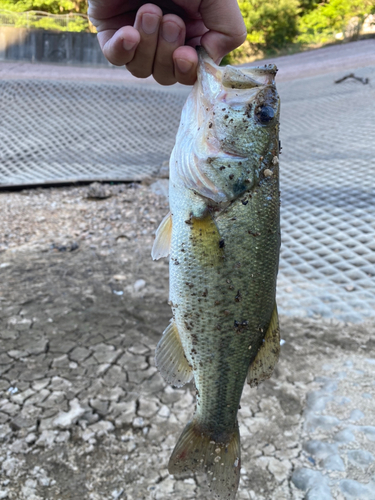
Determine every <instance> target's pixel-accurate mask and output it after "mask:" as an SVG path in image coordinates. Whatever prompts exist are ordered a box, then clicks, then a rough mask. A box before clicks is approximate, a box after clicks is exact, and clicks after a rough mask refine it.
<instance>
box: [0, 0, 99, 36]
mask: <svg viewBox="0 0 375 500" xmlns="http://www.w3.org/2000/svg"><path fill="white" fill-rule="evenodd" d="M2 9H3V10H2ZM86 12H87V1H86V0H76V1H71V0H0V23H2V24H5V25H11V26H15V27H16V28H33V29H45V30H58V31H92V29H91V26H90V25H89V22H88V19H87V16H85V15H80V14H82V13H83V14H85V13H86Z"/></svg>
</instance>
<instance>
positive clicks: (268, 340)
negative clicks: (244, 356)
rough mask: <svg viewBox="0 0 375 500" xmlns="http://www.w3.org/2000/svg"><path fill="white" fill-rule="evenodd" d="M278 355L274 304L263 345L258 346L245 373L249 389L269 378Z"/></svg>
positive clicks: (278, 346)
mask: <svg viewBox="0 0 375 500" xmlns="http://www.w3.org/2000/svg"><path fill="white" fill-rule="evenodd" d="M279 354H280V329H279V317H278V314H277V306H276V303H275V307H274V310H273V313H272V316H271V321H270V324H269V327H268V330H267V333H266V335H265V337H264V341H263V344H262V345H261V346H260V349H259V351H258V354H257V355H256V357H255V359H254V361H253V362H252V363H251V365H250V367H249V371H248V373H247V383H248V384H250V386H251V387H256V386H257V385H258V384H259V383H260V382H262V381H263V380H267V379H268V378H270V377H271V375H272V372H273V369H274V368H275V365H276V363H277V361H278V359H279Z"/></svg>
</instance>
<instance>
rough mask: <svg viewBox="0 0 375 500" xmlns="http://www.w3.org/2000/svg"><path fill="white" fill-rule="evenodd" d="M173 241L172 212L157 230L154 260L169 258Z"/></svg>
mask: <svg viewBox="0 0 375 500" xmlns="http://www.w3.org/2000/svg"><path fill="white" fill-rule="evenodd" d="M171 240H172V214H171V213H170V212H168V213H167V215H166V216H165V217H164V219H163V220H162V221H161V223H160V226H159V227H158V229H157V230H156V234H155V241H154V244H153V246H152V250H151V257H152V258H153V260H158V259H161V258H162V257H168V255H169V252H170V248H171Z"/></svg>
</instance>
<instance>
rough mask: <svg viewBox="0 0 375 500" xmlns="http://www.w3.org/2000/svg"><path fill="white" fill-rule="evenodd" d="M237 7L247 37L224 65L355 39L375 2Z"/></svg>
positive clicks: (267, 2)
mask: <svg viewBox="0 0 375 500" xmlns="http://www.w3.org/2000/svg"><path fill="white" fill-rule="evenodd" d="M238 4H239V7H240V9H241V12H242V15H243V17H244V20H245V24H246V29H247V33H248V35H247V39H246V42H245V43H244V44H243V45H242V46H241V47H239V48H238V49H236V50H234V51H233V52H231V54H230V55H229V56H228V57H226V58H225V59H224V62H225V63H227V62H232V63H236V62H237V63H240V62H244V61H245V60H249V59H254V58H255V57H263V56H267V55H271V54H277V53H279V52H280V51H282V50H283V49H287V50H290V51H292V52H293V51H296V50H300V48H301V47H303V46H316V45H322V44H324V43H328V42H334V41H335V40H336V39H344V38H346V39H351V38H352V39H354V38H356V37H357V36H358V35H359V33H360V29H361V27H362V25H363V22H364V21H365V19H366V17H367V16H368V15H370V14H373V13H375V0H238ZM284 51H285V50H284Z"/></svg>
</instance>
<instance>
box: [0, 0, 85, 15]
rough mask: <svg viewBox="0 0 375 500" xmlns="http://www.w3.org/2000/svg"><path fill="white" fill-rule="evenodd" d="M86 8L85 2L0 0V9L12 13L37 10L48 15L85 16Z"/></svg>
mask: <svg viewBox="0 0 375 500" xmlns="http://www.w3.org/2000/svg"><path fill="white" fill-rule="evenodd" d="M87 7H88V3H87V0H0V9H5V10H10V11H14V12H26V11H29V10H39V11H43V12H49V13H50V14H68V13H70V12H77V13H81V14H86V13H87Z"/></svg>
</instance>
